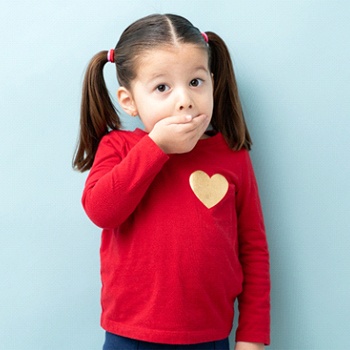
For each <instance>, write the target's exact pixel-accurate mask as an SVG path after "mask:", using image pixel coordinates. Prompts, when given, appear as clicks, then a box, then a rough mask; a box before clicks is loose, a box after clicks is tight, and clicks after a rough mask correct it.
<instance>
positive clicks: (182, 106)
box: [177, 91, 193, 111]
mask: <svg viewBox="0 0 350 350" xmlns="http://www.w3.org/2000/svg"><path fill="white" fill-rule="evenodd" d="M192 107H193V101H192V99H191V96H190V95H189V93H188V91H181V92H180V93H179V95H178V103H177V109H178V110H179V111H186V110H187V109H192Z"/></svg>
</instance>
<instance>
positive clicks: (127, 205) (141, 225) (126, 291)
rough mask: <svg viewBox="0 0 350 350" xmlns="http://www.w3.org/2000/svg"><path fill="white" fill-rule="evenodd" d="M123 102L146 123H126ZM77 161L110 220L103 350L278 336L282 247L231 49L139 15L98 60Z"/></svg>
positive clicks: (104, 221) (91, 200) (95, 209)
mask: <svg viewBox="0 0 350 350" xmlns="http://www.w3.org/2000/svg"><path fill="white" fill-rule="evenodd" d="M107 62H112V63H114V64H115V66H116V70H117V79H118V82H119V85H120V88H119V89H118V92H117V97H118V101H119V104H120V106H121V107H122V108H123V110H124V111H125V112H127V113H128V114H129V115H131V116H139V118H140V119H141V121H142V122H143V124H144V130H141V129H136V130H135V131H125V130H121V123H120V119H119V117H118V113H117V111H116V109H115V107H114V105H113V103H112V102H111V99H110V97H109V94H108V91H107V88H106V85H105V82H104V78H103V67H104V65H105V64H106V63H107ZM80 128H81V130H80V136H79V143H78V146H77V150H76V153H75V157H74V161H73V164H74V167H75V168H76V169H78V170H80V171H85V170H88V169H90V168H91V171H90V173H89V176H88V178H87V181H86V185H85V189H84V193H83V197H82V203H83V206H84V209H85V211H86V213H87V215H88V216H89V218H90V219H91V220H92V221H93V222H94V223H95V224H96V225H98V226H100V227H101V228H102V229H103V231H102V241H101V250H100V254H101V278H102V296H101V303H102V316H101V325H102V327H103V328H104V330H105V331H106V340H105V344H104V347H103V349H104V350H114V349H122V350H127V349H201V350H202V349H208V350H209V349H210V350H212V349H226V350H227V349H228V348H229V345H228V336H229V334H230V331H231V328H232V322H233V314H234V307H233V305H234V301H235V299H236V298H238V305H239V322H238V329H237V332H236V345H235V346H236V347H235V349H236V350H243V349H246V350H253V349H263V348H264V344H265V345H266V344H269V341H270V340H269V323H270V321H269V318H270V317H269V313H270V302H269V294H270V278H269V255H268V248H267V242H266V236H265V231H264V223H263V216H262V211H261V206H260V200H259V195H258V188H257V183H256V180H255V177H254V172H253V168H252V164H251V161H250V158H249V153H248V151H249V150H250V146H251V139H250V136H249V133H248V130H247V126H246V124H245V121H244V118H243V113H242V108H241V104H240V101H239V97H238V91H237V85H236V81H235V77H234V72H233V68H232V62H231V59H230V55H229V52H228V50H227V47H226V45H225V43H224V42H223V40H222V39H221V38H220V37H219V36H218V35H216V34H215V33H212V32H207V33H201V32H200V31H199V30H198V29H197V28H196V27H194V26H193V25H192V24H191V23H190V22H189V21H188V20H186V19H185V18H183V17H180V16H177V15H170V14H168V15H151V16H147V17H145V18H142V19H140V20H138V21H136V22H135V23H133V24H131V25H130V26H129V27H128V28H127V29H126V30H125V31H124V32H123V34H122V36H121V37H120V39H119V42H118V43H117V45H116V47H115V49H114V50H110V51H102V52H100V53H98V54H97V55H96V56H94V57H93V59H92V60H91V62H90V64H89V66H88V69H87V72H86V76H85V81H84V86H83V96H82V104H81V120H80Z"/></svg>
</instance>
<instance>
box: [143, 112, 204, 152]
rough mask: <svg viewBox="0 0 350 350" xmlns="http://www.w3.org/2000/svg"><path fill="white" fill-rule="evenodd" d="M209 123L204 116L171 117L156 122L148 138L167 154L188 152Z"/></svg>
mask: <svg viewBox="0 0 350 350" xmlns="http://www.w3.org/2000/svg"><path fill="white" fill-rule="evenodd" d="M209 122H210V118H209V117H208V116H207V115H205V114H200V115H198V116H196V117H192V116H189V115H187V116H173V117H167V118H164V119H162V120H160V121H159V122H157V123H156V124H155V125H154V127H153V129H152V131H151V132H150V133H149V137H150V138H151V139H152V140H153V141H154V142H155V143H156V144H157V145H158V146H159V147H160V148H161V149H162V150H163V151H164V152H165V153H167V154H171V153H178V154H179V153H187V152H190V151H191V150H192V149H193V148H194V146H195V145H196V143H197V141H198V140H199V139H200V138H201V136H202V135H203V134H204V132H205V130H206V129H207V127H208V125H209Z"/></svg>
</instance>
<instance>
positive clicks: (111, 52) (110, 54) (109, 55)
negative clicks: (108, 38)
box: [107, 49, 114, 63]
mask: <svg viewBox="0 0 350 350" xmlns="http://www.w3.org/2000/svg"><path fill="white" fill-rule="evenodd" d="M107 60H108V62H112V63H114V50H113V49H111V50H109V51H108V53H107Z"/></svg>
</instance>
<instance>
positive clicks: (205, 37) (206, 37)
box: [202, 32, 209, 43]
mask: <svg viewBox="0 0 350 350" xmlns="http://www.w3.org/2000/svg"><path fill="white" fill-rule="evenodd" d="M202 37H203V39H204V41H205V42H206V43H208V42H209V38H208V35H207V33H206V32H202Z"/></svg>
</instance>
